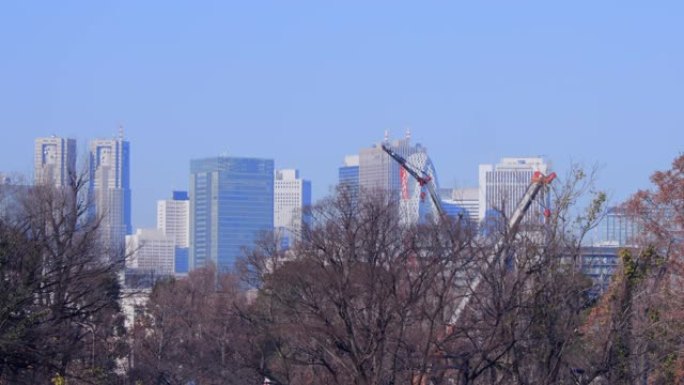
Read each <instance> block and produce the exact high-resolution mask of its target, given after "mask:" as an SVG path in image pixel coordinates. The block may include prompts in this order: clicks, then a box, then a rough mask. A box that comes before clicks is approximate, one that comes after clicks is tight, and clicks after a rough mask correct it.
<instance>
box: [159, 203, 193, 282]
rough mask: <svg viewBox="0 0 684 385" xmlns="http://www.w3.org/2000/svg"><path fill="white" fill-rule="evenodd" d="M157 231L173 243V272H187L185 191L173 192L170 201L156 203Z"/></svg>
mask: <svg viewBox="0 0 684 385" xmlns="http://www.w3.org/2000/svg"><path fill="white" fill-rule="evenodd" d="M157 229H159V230H160V231H161V232H163V233H164V234H165V235H166V236H167V237H169V238H171V239H172V240H173V243H174V247H175V252H174V261H175V272H176V273H179V274H185V273H187V272H188V252H189V250H188V248H189V247H190V200H189V198H188V192H187V191H174V192H173V198H172V199H166V200H160V201H157Z"/></svg>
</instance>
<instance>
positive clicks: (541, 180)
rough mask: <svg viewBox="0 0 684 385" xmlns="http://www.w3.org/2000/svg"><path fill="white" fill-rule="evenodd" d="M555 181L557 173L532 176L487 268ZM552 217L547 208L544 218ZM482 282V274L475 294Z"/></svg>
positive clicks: (474, 284) (459, 310)
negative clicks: (538, 199) (538, 196)
mask: <svg viewBox="0 0 684 385" xmlns="http://www.w3.org/2000/svg"><path fill="white" fill-rule="evenodd" d="M554 179H556V173H555V172H552V173H551V174H549V175H544V174H542V173H541V172H540V171H535V172H534V174H533V175H532V181H531V182H530V185H529V186H528V187H527V191H525V194H524V195H523V197H522V199H521V200H520V202H519V203H518V206H517V207H516V208H515V211H513V215H511V218H510V219H509V220H508V232H507V233H508V237H503V238H501V239H500V240H499V242H497V244H496V246H494V253H492V255H491V256H489V258H488V259H487V265H486V266H490V265H491V264H492V263H493V262H494V261H495V260H498V259H500V258H501V255H502V253H503V252H504V250H505V249H506V243H507V241H508V240H510V239H511V237H515V235H516V234H517V232H518V226H519V225H520V222H522V219H523V217H524V216H525V214H526V213H527V211H528V210H529V208H530V206H531V205H532V202H534V199H535V198H536V196H537V195H538V194H539V192H540V191H542V190H543V189H545V188H547V187H548V185H549V184H550V183H551V182H553V180H554ZM550 215H551V212H550V211H549V209H548V208H545V209H544V217H545V218H548V217H549V216H550ZM481 281H482V274H479V275H478V276H477V277H476V278H475V280H473V282H472V284H471V285H470V287H471V289H472V291H473V292H474V291H475V290H477V287H478V286H479V285H480V282H481ZM471 298H472V295H470V294H468V295H466V296H464V297H463V299H462V300H461V303H459V304H458V307H457V308H456V311H455V312H454V315H453V316H452V317H451V322H450V324H451V325H455V324H456V323H457V322H458V319H459V318H460V317H461V314H462V313H463V310H464V309H465V308H466V306H468V303H469V302H470V299H471Z"/></svg>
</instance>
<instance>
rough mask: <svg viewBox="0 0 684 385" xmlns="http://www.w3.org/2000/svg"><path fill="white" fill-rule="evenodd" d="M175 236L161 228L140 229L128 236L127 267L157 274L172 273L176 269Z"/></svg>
mask: <svg viewBox="0 0 684 385" xmlns="http://www.w3.org/2000/svg"><path fill="white" fill-rule="evenodd" d="M174 253H175V245H174V240H173V238H171V237H169V236H167V235H166V234H164V232H162V231H161V230H159V229H138V230H137V231H136V232H135V234H132V235H127V236H126V255H127V256H128V258H127V259H126V267H127V268H128V269H136V270H138V271H144V272H154V274H156V275H171V274H173V273H174V270H175V267H174V265H175V261H174Z"/></svg>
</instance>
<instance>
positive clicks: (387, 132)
mask: <svg viewBox="0 0 684 385" xmlns="http://www.w3.org/2000/svg"><path fill="white" fill-rule="evenodd" d="M384 142H385V143H387V142H389V130H385V140H384Z"/></svg>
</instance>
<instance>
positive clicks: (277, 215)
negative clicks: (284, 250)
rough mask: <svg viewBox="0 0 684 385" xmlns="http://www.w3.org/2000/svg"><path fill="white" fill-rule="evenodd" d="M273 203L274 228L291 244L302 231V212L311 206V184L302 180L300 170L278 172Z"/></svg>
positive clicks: (276, 173)
mask: <svg viewBox="0 0 684 385" xmlns="http://www.w3.org/2000/svg"><path fill="white" fill-rule="evenodd" d="M273 201H274V202H273V203H274V204H273V222H274V226H275V228H276V229H277V230H278V231H281V232H282V235H283V236H284V237H285V238H286V240H287V243H288V244H291V243H292V242H293V241H294V240H295V239H297V237H298V236H299V235H300V234H301V231H302V226H303V224H304V217H303V215H302V210H303V209H304V208H305V207H307V206H310V205H311V182H310V181H308V180H304V179H301V178H300V177H299V170H294V169H285V170H276V172H275V181H274V191H273Z"/></svg>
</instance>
